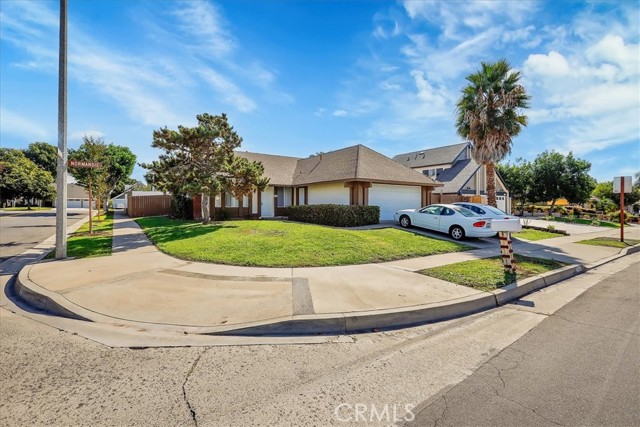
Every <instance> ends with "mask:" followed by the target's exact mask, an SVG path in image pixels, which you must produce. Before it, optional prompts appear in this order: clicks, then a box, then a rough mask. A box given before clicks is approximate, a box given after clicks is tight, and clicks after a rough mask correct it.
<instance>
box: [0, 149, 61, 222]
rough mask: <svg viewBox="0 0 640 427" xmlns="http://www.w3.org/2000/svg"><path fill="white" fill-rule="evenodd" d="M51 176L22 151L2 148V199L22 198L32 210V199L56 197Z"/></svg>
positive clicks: (0, 166) (0, 167)
mask: <svg viewBox="0 0 640 427" xmlns="http://www.w3.org/2000/svg"><path fill="white" fill-rule="evenodd" d="M53 184H54V180H53V177H52V176H51V174H50V173H49V172H48V171H46V170H43V169H41V168H39V167H38V166H37V165H36V164H35V163H34V162H32V161H31V160H29V159H28V158H27V157H26V156H25V155H24V153H23V152H22V151H20V150H14V149H8V148H0V195H1V196H2V199H5V200H6V199H15V198H19V197H22V198H24V199H25V201H26V202H27V206H28V208H29V209H31V200H32V199H41V200H46V199H51V198H53V197H54V196H55V188H54V186H53Z"/></svg>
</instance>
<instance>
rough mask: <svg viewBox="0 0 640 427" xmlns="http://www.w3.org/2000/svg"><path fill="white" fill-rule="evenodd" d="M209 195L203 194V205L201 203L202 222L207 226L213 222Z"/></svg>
mask: <svg viewBox="0 0 640 427" xmlns="http://www.w3.org/2000/svg"><path fill="white" fill-rule="evenodd" d="M209 199H210V197H209V195H208V194H206V193H202V203H200V212H201V214H202V222H203V223H204V224H207V223H208V222H210V221H211V213H210V212H209Z"/></svg>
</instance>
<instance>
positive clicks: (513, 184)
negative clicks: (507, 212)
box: [496, 158, 533, 215]
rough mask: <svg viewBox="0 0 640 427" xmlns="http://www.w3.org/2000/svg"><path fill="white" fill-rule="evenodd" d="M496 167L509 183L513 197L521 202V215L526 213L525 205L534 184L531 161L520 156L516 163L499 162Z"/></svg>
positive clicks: (507, 183)
mask: <svg viewBox="0 0 640 427" xmlns="http://www.w3.org/2000/svg"><path fill="white" fill-rule="evenodd" d="M496 168H497V170H498V173H500V176H501V177H502V179H503V180H504V182H505V184H506V185H507V188H508V189H509V194H510V195H511V198H512V199H514V200H518V201H519V202H520V211H521V215H524V205H525V203H527V201H528V200H529V196H530V193H531V187H532V186H533V172H532V168H531V163H530V162H528V161H526V160H524V159H522V158H518V159H516V162H515V163H514V164H511V163H505V164H498V165H496Z"/></svg>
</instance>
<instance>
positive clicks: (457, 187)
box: [393, 142, 511, 213]
mask: <svg viewBox="0 0 640 427" xmlns="http://www.w3.org/2000/svg"><path fill="white" fill-rule="evenodd" d="M393 160H395V161H396V162H398V163H400V164H402V165H404V166H407V167H408V168H411V169H414V170H416V171H419V172H422V173H423V174H424V175H426V176H428V177H430V178H433V179H435V180H437V181H439V182H441V183H443V184H444V186H443V187H439V188H436V189H434V191H433V193H432V195H431V202H432V203H453V202H462V201H468V202H477V203H487V172H486V168H485V167H484V166H483V165H480V164H478V163H476V161H475V160H473V159H472V158H471V143H469V142H463V143H460V144H454V145H447V146H445V147H437V148H429V149H425V150H420V151H413V152H411V153H404V154H398V155H397V156H395V157H393ZM496 199H497V204H498V209H501V210H503V211H505V212H507V213H510V211H511V199H510V197H509V190H508V189H507V186H506V185H505V183H504V181H503V180H502V178H501V177H500V176H499V175H498V173H497V172H496Z"/></svg>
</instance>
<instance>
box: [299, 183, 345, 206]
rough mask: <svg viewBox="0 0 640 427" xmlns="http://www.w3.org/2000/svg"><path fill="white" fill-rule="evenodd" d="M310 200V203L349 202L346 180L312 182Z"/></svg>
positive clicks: (342, 203)
mask: <svg viewBox="0 0 640 427" xmlns="http://www.w3.org/2000/svg"><path fill="white" fill-rule="evenodd" d="M308 188H309V190H308V191H309V195H308V199H307V200H308V201H309V204H310V205H319V204H322V203H334V204H337V205H348V204H349V189H348V188H345V186H344V182H335V183H326V184H325V183H323V184H310V185H309V187H308Z"/></svg>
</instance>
